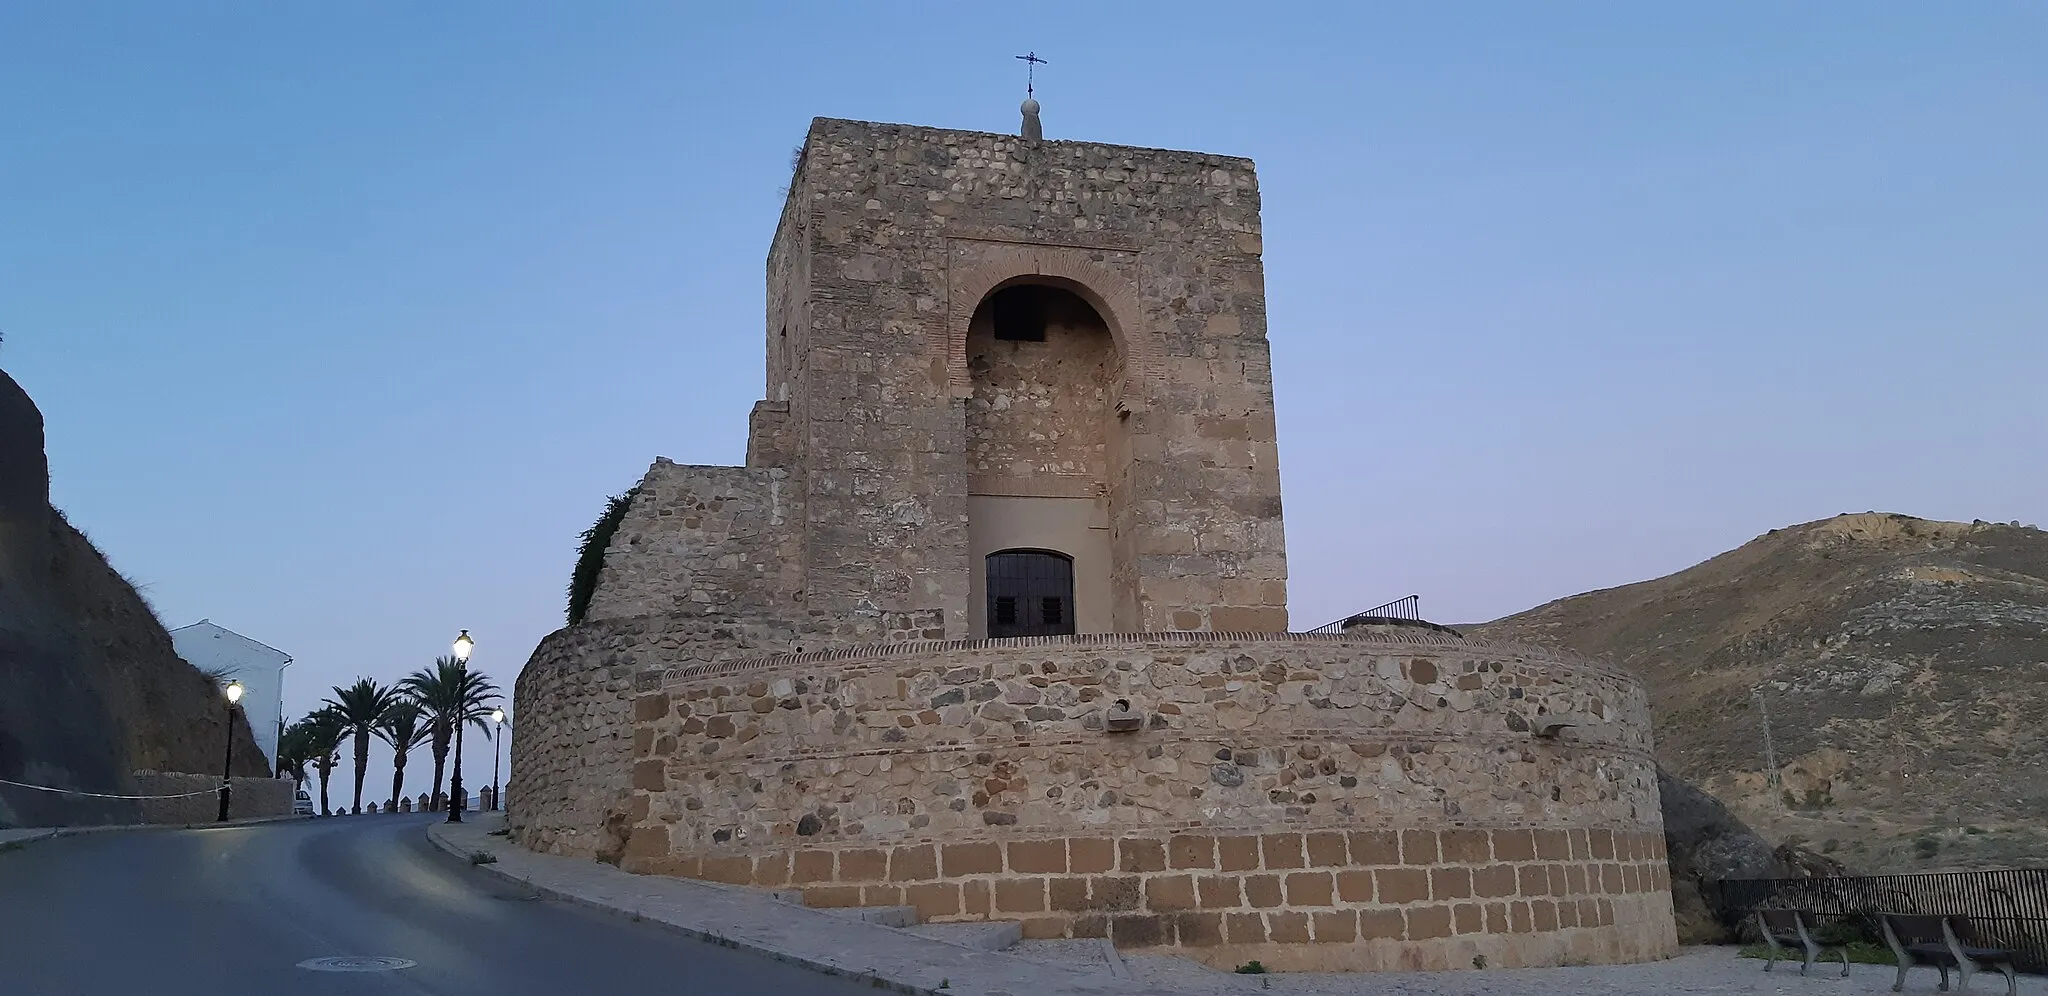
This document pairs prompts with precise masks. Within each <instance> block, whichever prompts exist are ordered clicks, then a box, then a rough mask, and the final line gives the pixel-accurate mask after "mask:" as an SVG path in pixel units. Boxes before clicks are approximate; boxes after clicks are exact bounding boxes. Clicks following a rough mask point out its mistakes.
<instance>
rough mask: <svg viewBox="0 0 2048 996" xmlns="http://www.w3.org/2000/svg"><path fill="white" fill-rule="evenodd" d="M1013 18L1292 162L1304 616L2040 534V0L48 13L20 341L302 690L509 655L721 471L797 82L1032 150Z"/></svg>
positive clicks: (165, 530) (1277, 313) (1067, 85)
mask: <svg viewBox="0 0 2048 996" xmlns="http://www.w3.org/2000/svg"><path fill="white" fill-rule="evenodd" d="M1027 49H1031V50H1036V51H1037V52H1038V54H1040V55H1042V56H1044V57H1045V58H1047V59H1049V60H1050V65H1048V66H1045V67H1043V68H1042V69H1041V70H1040V72H1039V84H1040V85H1039V97H1040V99H1041V100H1042V101H1043V102H1044V105H1045V129H1046V135H1047V137H1049V138H1056V139H1084V140H1090V141H1101V142H1111V143H1121V144H1129V145H1143V146H1164V147H1169V148H1178V149H1198V150H1204V151H1212V152H1218V153H1229V154H1236V155H1245V156H1250V157H1252V158H1254V159H1256V160H1257V161H1258V165H1259V176H1260V180H1261V183H1262V185H1263V190H1264V205H1265V224H1266V228H1265V246H1266V277H1267V292H1268V296H1269V307H1270V336H1271V341H1272V348H1273V364H1274V369H1275V381H1276V388H1277V392H1278V397H1279V419H1280V440H1281V470H1282V475H1283V480H1284V486H1285V489H1286V501H1287V536H1288V540H1289V557H1290V565H1291V574H1292V611H1293V616H1294V622H1295V625H1296V628H1305V627H1308V626H1313V625H1316V624H1319V623H1323V622H1326V621H1328V620H1330V619H1333V618H1336V617H1339V616H1341V615H1343V614H1345V613H1347V612H1349V611H1353V610H1356V609H1359V608H1363V607H1365V606H1368V605H1372V604H1376V603H1378V602H1381V601H1385V600H1387V599H1391V598H1395V597H1398V596H1401V595H1405V594H1407V593H1409V592H1419V593H1421V595H1422V606H1423V610H1424V612H1425V614H1426V615H1427V616H1428V617H1429V618H1432V619H1436V620H1439V621H1444V622H1469V621H1473V620H1479V619H1487V618H1492V617H1496V616H1500V615H1504V614H1507V613H1510V612H1515V611H1518V610H1521V609H1525V608H1528V607H1530V606H1533V605H1536V604H1538V603H1541V602H1544V601H1547V600H1549V599H1552V598H1557V597H1560V596H1563V595H1568V594H1572V593H1575V592H1580V591H1585V590H1588V589H1592V588H1600V587H1608V586H1612V585H1618V584H1623V583H1627V582H1631V581H1637V580H1641V579H1645V578H1650V577H1655V576H1659V575H1663V574H1667V573H1670V572H1672V571H1675V570H1679V569H1682V568H1684V567H1687V566H1689V565H1691V564H1694V563H1696V562H1698V561H1700V560H1703V559H1705V558H1707V557H1710V556H1713V555H1714V554H1717V553H1720V552H1721V551H1724V550H1727V549H1729V548H1731V547H1734V546H1737V545H1739V544H1741V543H1743V542H1746V541H1748V540H1749V539H1751V538H1752V537H1754V536H1756V535H1758V534H1760V533H1763V532H1765V531H1767V530H1769V529H1772V528H1774V527H1778V526H1784V525H1788V524H1791V523H1795V522H1801V521H1806V520H1811V519H1816V518H1821V517H1825V516H1829V515H1833V514H1836V513H1839V512H1846V511H1863V510H1866V509H1877V510H1884V511H1897V512H1905V513H1909V514H1913V515H1919V516H1924V517H1929V518H1946V519H1961V520H1969V519H1973V518H1983V519H1990V520H1999V521H2007V520H2013V519H2018V520H2021V521H2023V522H2030V523H2032V522H2041V521H2048V431H2044V430H2048V3H2043V2H2041V0H1973V2H1965V3H1871V2H1865V0H1858V2H1802V3H1721V2H1715V3H1706V2H1693V3H1685V4H1680V3H1649V4H1645V3H1622V2H1604V3H1592V2H1587V3H1546V4H1533V3H1521V2H1512V3H1505V2H1504V3H1476V2H1475V3H1450V4H1444V3H1398V4H1396V3H1359V4H1321V5H1307V4H1289V3H1277V4H1242V3H1239V4H1213V3H1195V2H1181V3H1171V4H1138V3H1110V2H1096V3H1084V4H1061V3H1049V2H1030V3H1014V2H1011V3H957V2H956V3H945V4H940V3H929V4H923V3H920V4H895V3H890V4H884V3H835V4H820V5H816V6H788V5H779V4H778V5H768V4H724V5H715V6H714V5H708V4H706V5H686V4H683V3H665V4H663V3H609V2H600V3H554V4H521V3H506V2H490V3H483V2H460V3H435V4H395V3H374V2H373V3H356V4H341V5H335V4H266V3H254V2H244V3H200V2H190V3H144V2H81V3H68V2H67V3H56V2H43V3H37V2H30V0H13V2H7V3H0V332H4V333H5V337H6V340H5V343H4V345H0V366H4V368H5V369H6V370H7V371H8V372H10V373H11V374H13V375H14V376H15V377H16V379H18V380H19V381H20V382H21V383H22V385H23V386H24V387H25V388H26V389H27V390H28V391H29V392H30V394H31V395H33V396H34V397H35V399H36V401H37V402H38V403H39V404H40V405H41V407H42V410H43V413H44V416H45V418H46V419H47V421H48V432H49V452H50V464H51V474H52V477H53V481H52V500H53V502H54V503H55V504H56V505H58V506H59V507H61V508H63V509H64V510H65V511H66V512H67V513H68V514H69V515H70V517H71V520H72V521H73V522H74V523H77V524H78V525H80V526H81V527H82V528H84V529H85V530H86V531H87V532H88V533H90V534H91V536H92V537H93V539H94V540H95V541H96V542H98V543H99V545H100V546H101V547H102V548H103V549H104V550H105V551H106V552H107V553H108V555H109V556H110V557H111V559H112V560H113V562H114V565H115V566H116V567H118V568H119V569H121V570H122V571H123V572H125V573H126V574H127V575H129V576H130V577H131V578H133V579H135V580H136V581H137V582H138V583H139V584H140V585H141V586H142V587H143V590H144V593H145V594H146V595H147V596H148V598H149V599H150V601H151V602H152V603H153V604H154V606H155V608H156V610H157V612H158V614H159V615H160V616H161V617H162V619H163V621H164V622H165V623H166V624H167V625H170V626H179V625H184V624H186V623H190V622H194V621H196V620H198V619H199V618H201V617H209V618H211V619H212V620H213V621H215V622H217V623H220V624H221V625H224V626H227V627H229V628H231V629H234V630H237V631H239V632H241V633H244V634H246V635H248V636H251V637H253V638H255V639H258V640H262V641H264V642H266V643H269V644H271V645H273V646H276V647H279V648H282V649H284V650H286V651H287V652H289V653H291V654H293V655H294V656H295V657H296V658H297V663H296V664H295V665H294V666H293V668H292V669H291V670H290V671H289V672H287V677H288V687H287V693H286V705H287V709H288V710H289V711H290V712H291V713H293V714H297V713H299V712H302V711H304V710H305V709H307V708H310V707H311V706H313V705H314V704H316V703H317V701H318V699H319V698H320V696H321V695H323V694H325V693H326V691H327V686H329V685H333V684H337V683H342V682H345V681H348V680H350V679H352V678H353V677H354V676H356V675H358V674H366V675H370V676H373V677H376V678H379V679H380V680H385V681H389V680H392V679H395V678H397V677H398V676H400V675H402V674H403V673H405V672H407V671H410V670H413V669H414V668H417V667H420V666H422V665H425V664H426V663H428V662H429V661H430V660H431V659H432V658H433V657H434V655H436V654H437V653H445V652H446V648H447V644H448V641H449V639H450V638H452V637H453V636H454V635H455V633H456V630H457V629H459V628H464V627H466V628H468V629H469V630H470V631H471V632H472V633H473V634H475V636H476V638H477V641H478V643H477V657H476V662H477V664H478V666H480V667H482V668H483V669H485V670H487V671H489V672H491V673H492V674H493V675H494V676H495V677H496V678H497V680H498V681H499V683H500V684H502V685H505V686H506V687H507V688H508V689H509V687H510V684H511V681H512V678H513V675H514V674H515V673H516V671H517V670H518V668H519V666H520V665H521V664H522V663H523V662H524V661H525V659H526V656H527V654H528V653H529V652H530V651H531V650H532V649H533V646H534V644H535V643H536V642H537V641H538V640H539V639H540V638H541V637H542V636H543V635H545V634H546V633H547V632H549V631H550V630H553V629H555V628H557V627H558V626H560V625H561V624H562V607H563V601H564V599H563V588H564V585H565V584H566V582H567V580H568V576H569V569H570V566H571V562H572V559H573V555H574V548H575V543H576V538H577V534H578V533H579V532H580V531H581V530H582V529H583V528H584V527H585V526H587V525H588V524H589V522H590V521H591V519H592V518H593V517H595V516H596V515H597V513H598V511H599V510H600V509H601V508H602V507H603V505H604V499H605V496H606V495H609V494H614V493H617V492H619V491H621V490H623V489H625V488H627V487H628V486H630V485H631V484H633V482H634V481H635V480H637V479H638V478H639V476H640V475H641V474H642V473H643V472H644V471H645V470H646V468H647V465H648V463H649V462H650V461H651V460H652V459H653V458H654V457H655V456H656V455H662V456H667V457H670V458H673V459H675V460H677V461H679V462H687V463H725V464H734V463H739V462H741V461H742V460H743V457H744V450H745V442H746V420H747V411H748V407H749V406H750V405H751V403H752V402H753V401H754V400H755V399H757V398H759V397H761V395H762V381H763V371H762V345H763V317H762V309H763V293H764V292H763V260H764V258H765V255H766V252H767V247H768V239H769V236H770V234H771V233H772V231H773V228H774V225H775V222H776V218H777V215H778V213H779V211H780V208H781V205H782V197H783V195H782V189H783V186H784V184H785V182H786V180H787V177H788V174H789V167H790V158H791V150H792V149H793V148H794V147H795V146H796V145H797V144H798V143H799V142H800V141H801V140H802V138H803V135H804V131H805V129H806V127H807V126H808V124H809V121H810V119H811V118H812V117H813V116H831V117H848V118H864V119H872V120H882V121H899V122H910V123H916V124H928V125H936V126H943V127H952V128H971V129H984V130H990V131H1004V132H1011V131H1014V130H1015V129H1016V127H1017V112H1016V107H1017V102H1018V101H1019V100H1020V99H1021V98H1022V97H1023V83H1024V80H1023V66H1022V64H1021V63H1019V62H1017V61H1016V60H1014V59H1013V58H1012V56H1013V55H1016V54H1019V53H1022V52H1024V51H1026V50H1027ZM425 767H426V765H425V764H423V763H419V762H416V763H415V765H414V766H413V767H412V768H410V769H409V772H408V774H409V783H411V784H415V785H424V783H425V781H426V777H427V776H426V773H425ZM371 770H372V776H371V778H370V782H369V784H370V785H371V786H373V787H374V786H376V785H378V784H379V781H378V774H377V772H378V771H379V768H378V767H376V766H373V767H372V769H371ZM468 771H469V778H470V780H471V784H472V785H475V784H480V783H481V782H482V781H485V780H488V778H489V775H490V764H489V759H488V756H487V752H486V750H485V749H483V748H482V747H481V746H480V745H478V744H475V743H473V744H472V747H471V753H470V763H469V766H468ZM344 777H345V776H344ZM386 784H388V783H386ZM373 794H374V793H373ZM379 797H381V796H379Z"/></svg>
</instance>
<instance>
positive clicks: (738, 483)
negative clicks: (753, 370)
mask: <svg viewBox="0 0 2048 996" xmlns="http://www.w3.org/2000/svg"><path fill="white" fill-rule="evenodd" d="M788 481H789V471H787V470H784V469H781V468H773V467H701V466H686V465H682V464H676V463H671V462H670V461H669V460H668V459H667V458H662V459H658V460H656V461H655V462H654V466H653V467H651V468H649V469H648V471H647V475H646V476H645V477H643V478H642V479H641V481H640V491H639V493H638V494H637V495H635V496H634V498H633V503H632V505H631V507H630V508H628V509H627V511H626V518H625V520H624V521H623V522H621V523H620V524H619V530H618V532H617V533H616V534H615V535H614V536H613V537H612V542H611V546H609V547H607V548H606V550H605V555H604V570H603V572H602V573H601V574H600V575H599V576H598V584H597V591H596V593H595V594H593V595H592V596H591V599H590V610H589V612H588V613H587V614H586V615H585V618H586V619H590V620H598V619H615V618H621V617H626V616H641V615H648V614H651V613H682V614H686V615H703V614H713V615H720V616H729V617H737V618H749V617H757V618H759V619H762V620H764V621H766V620H785V619H791V618H797V617H801V616H802V615H803V614H804V606H803V602H802V597H801V596H802V591H803V583H802V578H801V575H800V574H799V573H798V569H799V568H800V566H801V564H800V559H801V558H800V555H799V554H800V551H801V550H802V543H803V536H802V516H801V506H800V504H799V502H798V500H797V499H798V497H799V496H798V495H796V494H795V492H794V489H792V488H789V487H788Z"/></svg>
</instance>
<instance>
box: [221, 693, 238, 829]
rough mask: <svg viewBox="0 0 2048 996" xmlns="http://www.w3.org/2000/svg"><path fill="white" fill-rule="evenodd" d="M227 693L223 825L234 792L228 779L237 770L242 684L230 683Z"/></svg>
mask: <svg viewBox="0 0 2048 996" xmlns="http://www.w3.org/2000/svg"><path fill="white" fill-rule="evenodd" d="M226 692H227V697H228V721H227V723H226V726H227V731H228V736H227V740H228V749H227V753H226V756H225V757H223V758H222V759H221V762H220V822H223V823H225V822H227V818H228V796H229V794H230V793H232V792H233V789H232V788H230V786H229V781H228V779H230V778H231V777H233V773H234V770H235V703H237V702H240V701H241V700H242V683H241V682H239V681H230V682H228V687H227V689H226Z"/></svg>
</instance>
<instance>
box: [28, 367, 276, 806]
mask: <svg viewBox="0 0 2048 996" xmlns="http://www.w3.org/2000/svg"><path fill="white" fill-rule="evenodd" d="M49 482H50V478H49V464H48V461H47V459H46V457H45V455H44V452H43V418H42V413H41V412H40V411H39V410H38V409H37V408H36V406H35V403H34V402H33V401H32V400H30V398H29V396H28V394H27V393H26V392H24V391H23V390H22V389H21V387H20V385H18V384H16V383H15V382H14V379H13V378H12V377H9V376H8V375H7V374H6V373H5V372H4V371H0V779H5V780H7V781H13V782H24V783H28V784H32V785H41V786H51V787H56V788H64V789H72V790H76V791H82V792H99V793H112V794H128V793H132V791H133V785H134V782H133V778H132V773H133V772H135V771H138V770H151V771H182V772H193V773H200V774H217V773H218V772H219V770H220V764H221V750H222V748H223V747H224V746H225V744H226V741H225V739H224V738H225V737H226V736H228V735H229V731H228V729H227V728H226V715H225V713H226V710H225V707H224V704H223V703H222V701H221V698H220V695H219V693H218V691H217V690H216V689H215V687H214V684H213V682H212V680H211V679H209V678H208V677H206V676H205V675H203V674H201V673H200V672H199V671H198V670H197V669H196V668H194V667H192V666H191V665H190V664H187V663H185V662H184V661H183V660H181V659H180V658H179V657H178V655H177V653H176V652H175V651H174V650H173V649H172V647H171V638H170V634H168V633H166V632H165V631H164V627H163V625H162V623H160V622H158V621H157V618H156V616H155V614H154V613H152V612H151V611H150V609H149V606H148V604H147V603H145V602H144V601H143V600H142V597H141V596H140V595H138V594H136V592H135V589H134V587H133V586H131V585H130V584H129V583H128V582H127V580H126V579H124V578H123V577H122V576H121V575H120V574H119V573H118V572H116V571H115V570H114V569H113V567H112V566H111V565H109V564H108V563H107V560H106V558H105V557H104V556H102V555H101V554H100V552H99V550H98V549H96V548H95V547H94V546H93V545H92V542H91V541H90V540H88V539H86V537H85V534H83V533H81V532H79V531H78V530H77V529H75V528H73V527H72V525H71V524H70V523H69V522H67V521H66V520H65V519H64V516H63V515H62V514H61V513H59V512H57V511H56V510H55V509H53V508H51V507H50V503H49ZM232 734H233V736H234V737H235V738H236V741H235V755H236V764H235V773H236V774H238V775H263V774H267V772H266V771H265V770H264V768H265V766H266V765H265V762H264V760H263V756H262V754H261V753H260V752H259V751H258V750H257V749H256V745H255V741H254V739H253V738H251V736H250V734H249V726H248V723H247V722H246V721H244V720H242V719H240V718H239V717H237V719H236V721H235V723H234V727H233V730H232ZM133 814H134V807H133V806H132V805H131V804H126V803H122V802H118V801H112V800H97V799H91V798H87V797H82V796H77V795H66V794H59V793H53V792H44V791H37V790H34V789H27V788H22V787H20V786H16V785H0V826H36V825H52V824H63V823H95V822H109V821H120V820H125V819H130V818H133Z"/></svg>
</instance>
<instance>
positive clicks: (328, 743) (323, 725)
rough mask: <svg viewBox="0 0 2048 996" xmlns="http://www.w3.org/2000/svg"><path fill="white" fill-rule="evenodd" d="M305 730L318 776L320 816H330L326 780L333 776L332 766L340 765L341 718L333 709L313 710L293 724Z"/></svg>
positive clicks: (310, 755) (308, 747)
mask: <svg viewBox="0 0 2048 996" xmlns="http://www.w3.org/2000/svg"><path fill="white" fill-rule="evenodd" d="M294 725H296V726H299V727H301V728H303V729H304V730H305V736H306V747H307V750H308V751H310V753H309V755H308V756H309V757H310V758H311V759H312V762H313V770H314V771H316V772H318V773H319V775H320V815H322V816H329V815H332V813H331V811H330V810H329V809H328V808H327V778H328V776H329V775H332V774H334V766H335V765H337V764H340V763H341V755H339V754H337V753H335V752H336V751H338V750H340V749H341V738H342V736H343V734H344V732H345V731H344V730H343V728H342V720H341V716H340V715H339V714H338V713H336V712H335V711H334V710H333V709H331V708H327V709H315V710H313V711H312V712H310V713H307V714H306V718H305V719H302V720H300V721H299V722H298V723H296V724H294Z"/></svg>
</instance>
